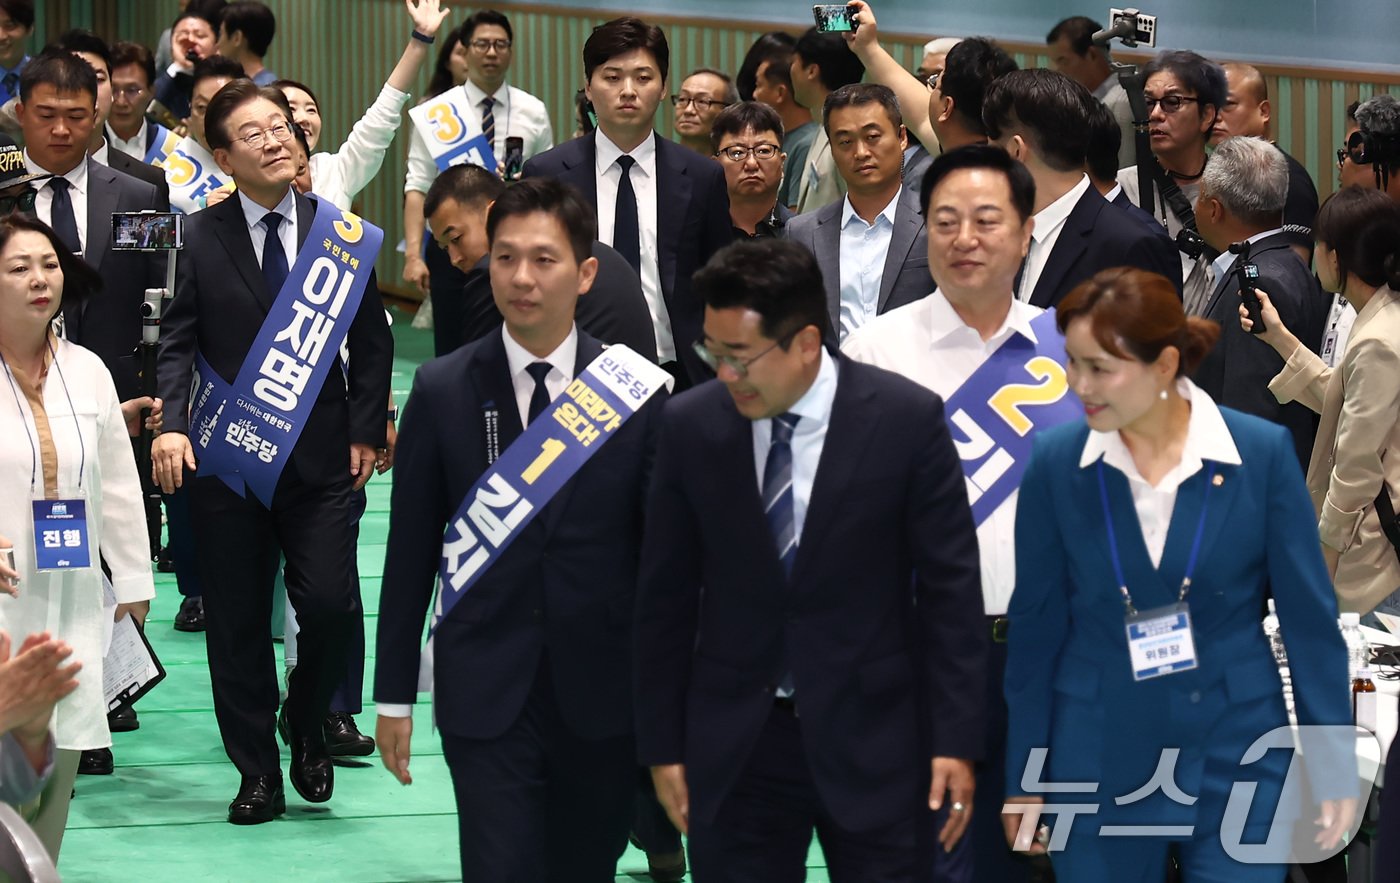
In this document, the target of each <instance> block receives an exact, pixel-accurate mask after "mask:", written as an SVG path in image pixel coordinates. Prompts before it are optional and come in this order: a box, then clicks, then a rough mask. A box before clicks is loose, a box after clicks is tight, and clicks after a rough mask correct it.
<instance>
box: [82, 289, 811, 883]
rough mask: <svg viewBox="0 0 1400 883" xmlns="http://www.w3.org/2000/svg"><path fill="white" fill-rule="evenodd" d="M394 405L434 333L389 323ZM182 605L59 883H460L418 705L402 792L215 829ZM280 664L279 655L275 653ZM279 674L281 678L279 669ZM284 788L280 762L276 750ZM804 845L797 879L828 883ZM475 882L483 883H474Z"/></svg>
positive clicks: (85, 790)
mask: <svg viewBox="0 0 1400 883" xmlns="http://www.w3.org/2000/svg"><path fill="white" fill-rule="evenodd" d="M394 337H395V342H396V353H395V364H394V368H395V371H394V381H393V383H394V395H395V397H396V398H397V400H398V402H399V404H400V406H402V404H403V402H404V400H405V399H406V398H407V396H408V391H409V388H410V386H411V385H412V381H413V372H414V370H415V368H416V367H417V365H418V364H419V363H421V362H422V361H424V360H425V359H427V358H429V357H430V356H431V355H432V334H431V332H427V331H416V330H414V329H412V328H410V327H409V321H408V317H407V316H405V315H403V314H396V315H395V325H394ZM392 475H393V473H392V472H390V473H389V475H388V476H384V477H377V478H375V479H373V480H372V481H371V482H370V484H369V508H368V511H367V512H366V514H365V517H364V520H363V522H362V523H361V529H360V547H359V550H360V551H359V556H360V557H359V563H360V573H361V586H362V589H363V595H364V605H365V630H366V632H367V634H368V641H369V658H367V659H366V677H365V688H366V693H365V707H366V713H364V714H361V715H360V716H359V717H358V721H359V724H360V727H361V728H362V729H363V730H364V731H365V732H367V733H370V734H372V733H373V731H374V714H373V704H372V702H371V700H370V695H369V694H370V691H371V689H372V684H373V665H374V659H373V655H374V631H375V619H376V612H377V610H378V605H379V584H380V576H381V574H382V571H383V565H384V542H385V539H386V537H387V534H388V524H389V520H388V519H389V517H388V511H389V481H388V478H389V477H391V476H392ZM179 603H180V596H179V594H178V592H177V591H176V588H175V579H174V576H173V575H167V574H157V575H156V600H155V602H154V604H153V605H152V608H151V616H150V620H149V622H148V623H147V633H148V636H149V638H150V640H151V643H152V645H153V646H154V647H155V650H156V653H157V654H159V656H160V657H161V661H162V662H163V663H164V664H165V667H166V670H167V672H168V673H169V675H168V677H167V678H166V680H165V682H164V683H163V684H161V685H160V686H159V687H157V688H156V689H155V690H153V691H152V692H151V693H150V694H148V695H147V696H146V697H145V698H144V699H142V700H141V702H140V703H138V708H137V710H138V711H139V712H140V718H141V728H140V729H139V730H137V731H136V732H134V733H118V734H116V735H114V736H113V741H114V743H115V744H114V745H113V753H114V754H115V756H116V773H115V774H114V775H111V776H79V777H78V784H77V796H76V798H75V799H74V801H73V808H72V815H71V816H70V818H69V821H68V833H67V836H66V838H65V840H64V845H63V852H62V856H61V860H60V862H59V872H60V874H61V875H62V877H63V879H64V880H65V881H68V883H112V881H140V883H165V881H172V883H173V881H180V883H186V881H194V880H198V881H272V880H293V881H296V883H318V881H328V883H329V881H335V883H390V881H447V880H459V879H460V877H459V873H460V872H459V869H458V862H457V828H456V817H455V815H454V812H453V801H452V787H451V782H450V780H449V777H448V772H447V768H446V766H445V765H444V763H443V760H442V748H441V745H440V743H439V742H438V740H437V738H436V737H435V736H434V734H433V733H432V732H431V728H430V711H429V707H428V705H427V703H426V701H425V702H423V703H421V704H420V705H419V706H418V711H417V713H416V714H415V715H414V738H413V750H414V754H413V760H412V762H411V770H412V772H413V780H414V783H413V785H411V786H409V787H406V788H405V787H402V786H400V785H399V784H398V783H397V782H395V781H394V779H393V778H392V777H391V776H390V775H389V774H388V772H386V771H385V770H384V769H383V767H382V766H380V765H379V762H378V758H377V757H375V758H369V759H368V760H371V761H373V763H368V764H366V765H365V766H364V767H363V768H358V769H348V768H345V767H340V768H337V770H336V788H335V797H334V798H332V800H331V801H330V802H329V803H327V804H322V805H319V806H313V805H312V804H308V803H306V802H304V801H303V800H301V798H299V797H298V796H297V795H296V793H295V792H294V791H293V790H292V788H291V785H290V784H288V785H286V788H287V814H286V815H285V816H283V817H281V818H280V819H278V820H277V821H275V822H272V823H269V824H265V825H255V826H251V827H236V826H234V825H230V824H228V823H227V822H226V821H225V816H226V813H227V809H228V802H229V800H231V799H232V798H233V795H234V793H235V792H236V791H237V790H238V774H237V772H236V771H235V770H234V768H233V765H232V764H231V763H230V762H229V760H228V758H227V756H226V755H225V754H224V750H223V745H222V743H221V742H220V740H219V731H218V726H217V724H216V723H215V720H214V713H213V704H212V700H211V696H210V691H209V670H208V666H207V664H206V660H205V651H204V637H203V635H199V634H185V633H182V632H177V631H175V630H174V629H173V628H172V627H171V622H172V620H173V618H174V615H175V611H176V610H177V609H178V607H179ZM276 646H277V651H278V658H279V660H280V658H281V649H282V648H281V644H278V645H276ZM278 671H279V675H280V672H281V669H280V663H279V669H278ZM282 750H283V763H284V767H283V770H284V775H285V763H286V757H287V754H286V749H285V748H283V749H282ZM821 863H822V858H821V852H820V850H819V849H817V848H816V846H815V844H814V845H813V850H812V854H811V858H810V860H809V864H811V865H813V866H814V867H813V871H812V872H811V873H810V874H809V877H808V879H809V880H811V881H814V883H824V881H826V880H827V877H826V873H825V871H824V870H820V869H818V868H817V866H819V865H821ZM645 871H646V858H645V856H644V855H642V854H641V853H639V852H637V851H636V850H635V849H630V848H629V850H628V852H627V854H626V855H624V856H623V858H622V860H621V861H620V862H619V863H618V879H619V880H649V879H650V877H648V876H647V875H646V873H645ZM482 883H487V881H482Z"/></svg>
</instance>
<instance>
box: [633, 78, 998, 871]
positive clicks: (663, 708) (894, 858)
mask: <svg viewBox="0 0 1400 883" xmlns="http://www.w3.org/2000/svg"><path fill="white" fill-rule="evenodd" d="M876 106H877V107H878V106H879V105H878V104H877V105H876ZM695 284H696V288H697V290H698V291H699V292H700V293H701V295H702V296H703V298H704V300H705V325H704V327H705V331H704V335H705V336H704V340H703V343H700V344H697V348H698V349H699V352H700V354H702V356H703V358H704V359H705V360H706V362H708V363H709V364H710V365H712V366H714V369H715V371H716V373H717V376H718V382H715V383H707V384H705V385H704V386H701V387H698V388H696V389H694V390H692V391H690V392H689V393H686V394H684V395H681V396H678V397H677V398H676V399H675V400H674V401H672V402H670V403H668V407H667V408H666V410H665V411H664V412H663V413H662V415H661V420H660V423H661V426H660V430H659V439H658V443H657V453H656V464H655V467H654V469H653V472H652V479H651V492H650V496H649V502H648V505H647V515H646V518H647V530H646V534H645V536H644V539H643V545H642V556H641V568H640V573H639V579H638V583H637V603H636V624H635V627H634V634H635V640H636V661H635V676H636V690H635V695H636V706H637V707H636V721H637V750H638V753H639V755H640V757H641V760H642V762H643V763H646V764H648V765H650V766H651V769H652V777H653V779H654V780H655V782H656V785H657V793H658V795H659V796H660V798H661V802H662V805H663V806H665V807H666V810H667V813H668V814H669V815H670V817H671V820H672V821H673V822H674V823H675V824H676V826H677V827H679V828H680V829H682V830H684V831H687V832H688V834H689V842H688V846H689V850H690V856H691V866H692V869H693V871H694V875H695V878H696V879H697V880H702V881H704V880H711V881H718V880H746V881H747V880H752V881H759V880H762V881H770V880H799V879H801V878H802V874H803V871H804V868H805V866H806V859H807V855H808V851H809V848H810V844H811V839H812V831H813V829H814V828H815V829H816V832H817V836H818V839H819V840H820V842H821V844H822V848H823V851H824V852H825V855H826V862H827V869H828V873H829V874H830V875H831V879H832V880H833V881H835V883H846V881H857V880H860V881H870V880H900V881H909V880H928V879H932V874H933V867H934V856H933V854H932V853H933V849H935V848H940V849H951V848H953V847H954V846H955V845H956V844H957V842H958V841H959V840H960V839H961V838H962V835H963V833H964V831H965V829H966V824H967V819H968V817H969V814H970V813H971V812H972V810H973V773H972V763H973V761H974V760H976V759H978V758H980V757H981V754H982V751H983V734H982V728H983V720H984V715H983V703H984V699H983V696H984V692H985V686H984V677H985V671H986V655H987V643H988V640H989V638H988V636H987V635H986V634H985V629H984V627H983V620H982V603H981V593H980V587H979V585H978V578H977V563H976V561H977V544H976V536H975V533H974V528H973V522H972V516H971V513H970V511H969V507H968V502H967V491H966V485H965V480H964V479H963V476H962V470H961V469H960V467H959V465H958V455H957V452H956V450H955V448H954V446H953V441H952V438H951V436H950V434H949V431H948V427H947V423H946V422H945V419H944V414H943V404H942V401H941V400H940V399H939V398H938V397H937V396H935V395H933V394H932V393H930V392H928V391H927V390H925V389H923V388H922V387H920V386H918V385H917V384H915V383H913V382H911V381H908V380H905V379H904V378H902V377H898V376H896V375H893V374H890V373H888V372H886V371H881V370H879V369H877V368H871V367H869V366H866V365H862V364H860V363H857V362H853V361H851V360H849V359H846V358H845V357H843V356H840V355H838V354H836V353H835V351H834V350H828V349H827V347H826V345H825V341H826V338H827V334H826V326H827V323H828V322H829V319H828V315H827V304H826V299H825V297H823V295H822V280H821V271H820V269H819V268H818V266H817V261H816V259H815V258H814V257H813V256H812V255H811V253H810V252H808V251H807V250H806V249H805V248H802V247H801V246H798V245H796V244H794V243H791V242H785V241H783V240H781V239H757V240H753V241H747V242H736V243H734V244H733V245H731V246H729V247H728V248H726V249H725V250H723V251H721V252H720V253H719V254H717V255H716V256H715V257H714V259H713V260H711V262H710V263H709V264H708V265H707V266H706V267H705V268H704V269H703V270H701V271H700V272H699V273H697V274H696V277H695ZM935 812H937V814H938V815H937V816H935ZM934 835H937V836H938V838H939V841H940V845H939V846H938V847H935V845H934V844H933V843H932V838H933V836H934Z"/></svg>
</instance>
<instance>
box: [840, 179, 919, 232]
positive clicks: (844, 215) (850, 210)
mask: <svg viewBox="0 0 1400 883" xmlns="http://www.w3.org/2000/svg"><path fill="white" fill-rule="evenodd" d="M903 192H904V185H903V184H901V185H899V188H898V189H896V190H895V192H894V196H893V197H891V198H890V202H889V205H886V206H885V207H884V208H882V209H880V213H879V214H878V215H876V216H875V221H874V223H871V224H868V225H867V226H870V227H874V226H875V224H878V223H879V222H880V219H881V218H884V219H885V221H886V222H888V223H889V225H890V226H891V227H893V226H894V215H895V211H896V210H897V208H898V206H899V197H900V194H902V193H903ZM851 218H856V219H858V220H859V221H860V222H861V223H862V224H864V223H865V219H864V218H862V217H861V216H860V215H858V214H856V209H855V206H853V205H851V194H849V193H847V194H846V196H845V198H844V199H843V200H842V202H841V229H842V230H844V229H846V225H847V224H849V223H850V222H851Z"/></svg>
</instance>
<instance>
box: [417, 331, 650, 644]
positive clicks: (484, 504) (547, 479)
mask: <svg viewBox="0 0 1400 883" xmlns="http://www.w3.org/2000/svg"><path fill="white" fill-rule="evenodd" d="M669 383H670V375H669V374H667V373H666V372H665V371H664V370H663V369H661V368H658V367H657V366H655V365H653V364H652V363H650V362H648V361H647V360H646V359H644V358H642V357H641V356H639V355H637V353H635V352H633V351H632V350H630V349H628V348H627V347H625V346H618V345H614V346H610V347H608V348H607V349H606V350H604V351H603V353H602V355H600V356H598V358H596V359H594V360H593V362H592V363H591V364H590V365H589V366H588V367H587V368H585V369H584V370H583V371H581V372H579V374H578V376H577V377H575V378H574V380H573V382H572V383H570V384H569V388H568V389H566V390H565V391H564V394H563V395H561V396H559V397H558V398H557V399H555V400H554V401H553V403H551V405H550V407H549V409H548V410H547V411H545V412H544V413H543V414H541V415H540V416H539V417H538V418H536V419H535V420H534V422H532V423H531V424H530V425H529V426H527V427H526V428H525V431H524V432H523V433H522V434H521V435H520V437H519V438H517V439H516V440H515V441H514V442H513V443H512V444H511V446H510V447H508V448H506V449H505V451H504V452H503V453H502V454H501V456H500V457H499V458H498V459H496V460H495V462H493V463H492V464H491V465H490V466H488V467H487V468H486V471H485V472H483V473H482V474H481V477H480V478H478V479H477V480H476V484H473V485H472V487H471V490H469V491H467V495H466V497H465V498H464V499H463V500H462V503H461V505H460V506H458V507H457V513H456V514H455V515H454V516H453V517H452V521H451V522H450V524H449V526H448V528H447V531H446V533H445V534H444V535H443V543H442V561H441V562H440V564H439V567H438V576H439V586H438V600H437V607H436V610H435V612H434V616H433V625H432V630H436V628H437V625H438V623H440V622H442V620H443V618H444V617H446V616H447V615H448V614H449V613H450V612H451V611H452V608H453V607H454V606H456V604H457V602H458V601H460V600H461V599H462V598H463V597H465V596H466V594H467V591H468V590H469V589H470V588H471V587H472V586H473V585H475V584H476V581H477V580H478V579H480V578H481V575H482V574H483V573H485V572H486V571H487V570H488V569H489V568H490V567H491V565H492V564H494V563H495V562H496V561H497V560H498V559H499V558H500V557H501V554H502V553H503V552H504V551H505V550H506V547H508V546H509V545H510V544H511V542H512V541H514V540H515V538H516V537H518V536H520V534H521V533H522V532H524V530H525V528H526V526H527V525H529V523H530V522H531V521H532V520H533V519H534V517H535V516H536V515H538V514H539V513H540V510H542V509H544V507H545V506H547V505H548V504H549V501H550V500H551V499H553V498H554V495H555V494H556V493H558V492H559V489H560V488H562V487H563V486H564V485H565V484H566V483H567V482H568V481H569V479H571V478H573V477H574V475H575V474H576V473H577V472H578V471H579V469H580V468H582V467H583V464H584V463H586V462H588V458H589V457H591V456H593V454H594V453H595V452H596V451H597V450H598V449H599V448H601V447H602V446H603V445H605V444H607V442H608V439H610V438H612V437H613V436H614V435H615V434H616V433H617V430H618V428H619V427H621V426H622V424H624V423H626V422H627V420H628V418H629V417H631V416H632V415H633V414H635V413H636V412H637V410H638V409H640V408H641V407H642V405H643V404H645V403H646V401H647V400H648V399H650V398H651V397H652V396H653V395H654V394H655V393H656V391H657V390H658V389H660V388H661V387H662V386H664V385H668V384H669ZM509 406H511V407H514V402H511V403H509Z"/></svg>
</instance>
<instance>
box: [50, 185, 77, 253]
mask: <svg viewBox="0 0 1400 883" xmlns="http://www.w3.org/2000/svg"><path fill="white" fill-rule="evenodd" d="M69 186H70V185H69V184H68V179H67V178H58V177H55V178H50V179H49V184H48V187H49V190H51V191H52V192H53V204H52V205H51V206H50V208H49V220H50V221H51V222H52V223H51V224H50V226H52V227H53V232H55V233H57V234H58V239H59V241H60V242H62V243H63V245H64V246H65V247H66V248H67V249H68V250H69V251H71V252H73V254H77V255H80V254H82V253H83V244H82V243H81V242H79V241H78V221H77V219H76V218H75V217H74V216H73V199H72V198H71V197H70V196H69V195H68V187H69Z"/></svg>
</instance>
